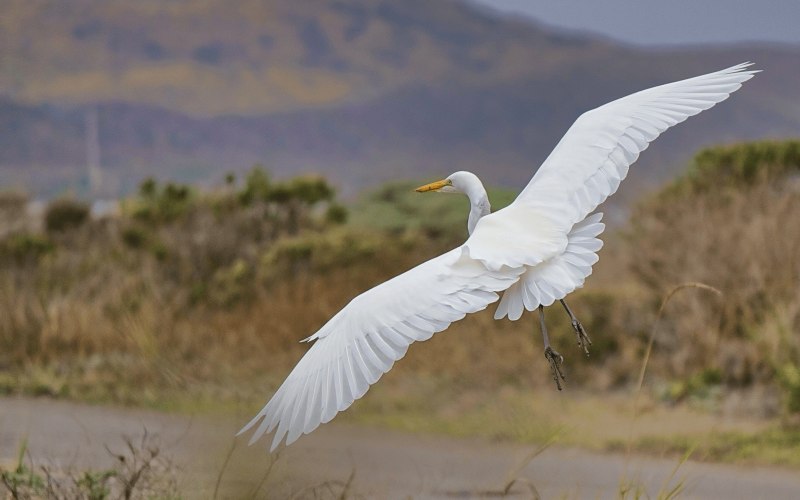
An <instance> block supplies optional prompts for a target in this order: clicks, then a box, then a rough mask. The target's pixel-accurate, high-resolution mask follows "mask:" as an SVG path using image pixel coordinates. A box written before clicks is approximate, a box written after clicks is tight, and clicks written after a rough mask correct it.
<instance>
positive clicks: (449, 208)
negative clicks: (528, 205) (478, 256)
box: [351, 182, 516, 245]
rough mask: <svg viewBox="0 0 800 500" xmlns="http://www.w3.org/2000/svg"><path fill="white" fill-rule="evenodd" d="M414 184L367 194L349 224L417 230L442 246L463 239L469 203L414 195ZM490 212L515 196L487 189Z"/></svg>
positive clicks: (393, 185)
mask: <svg viewBox="0 0 800 500" xmlns="http://www.w3.org/2000/svg"><path fill="white" fill-rule="evenodd" d="M420 184H422V183H421V182H420V183H417V182H396V183H388V184H384V185H383V186H380V187H379V188H377V189H375V190H373V191H370V192H368V193H367V194H366V195H365V196H363V197H362V198H361V199H360V200H359V201H358V202H357V203H356V205H355V207H354V208H353V210H352V218H351V224H352V225H354V226H357V227H363V228H369V229H371V230H376V229H377V230H380V231H385V232H388V233H393V234H401V233H404V232H408V231H419V232H422V233H424V234H425V235H427V236H428V237H432V238H437V239H439V240H441V241H443V242H446V243H445V244H447V245H450V244H456V243H458V242H460V241H463V240H464V239H466V236H467V214H468V213H469V203H468V201H467V198H466V197H464V196H463V195H452V194H446V193H417V192H415V191H414V188H415V187H416V186H419V185H420ZM488 193H489V199H490V200H491V203H492V210H493V211H497V210H500V209H501V208H503V207H505V206H507V205H508V204H509V203H511V202H512V201H513V200H514V198H515V197H516V193H514V192H513V191H510V190H505V189H493V188H489V189H488Z"/></svg>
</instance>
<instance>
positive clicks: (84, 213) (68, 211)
mask: <svg viewBox="0 0 800 500" xmlns="http://www.w3.org/2000/svg"><path fill="white" fill-rule="evenodd" d="M88 219H89V205H88V204H87V203H85V202H82V201H78V200H73V199H70V198H60V199H57V200H54V201H52V202H50V204H49V205H47V208H46V209H45V214H44V225H45V228H46V229H47V231H49V232H63V231H66V230H68V229H73V228H76V227H79V226H82V225H83V224H84V223H85V222H86V221H87V220H88Z"/></svg>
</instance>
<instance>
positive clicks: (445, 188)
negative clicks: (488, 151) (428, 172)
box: [415, 171, 483, 194]
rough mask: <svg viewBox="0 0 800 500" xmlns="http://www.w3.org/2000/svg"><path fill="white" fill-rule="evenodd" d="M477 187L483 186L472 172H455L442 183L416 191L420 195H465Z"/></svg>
mask: <svg viewBox="0 0 800 500" xmlns="http://www.w3.org/2000/svg"><path fill="white" fill-rule="evenodd" d="M476 186H481V189H482V188H483V185H482V184H481V181H480V180H479V179H478V177H477V176H476V175H475V174H473V173H472V172H464V171H460V172H455V173H453V174H450V175H449V176H448V177H447V178H445V179H442V180H440V181H436V182H431V183H430V184H425V185H424V186H420V187H418V188H417V189H415V191H416V192H418V193H426V192H428V191H434V192H437V193H465V194H469V193H470V192H471V191H472V190H473V189H474V188H475V187H476Z"/></svg>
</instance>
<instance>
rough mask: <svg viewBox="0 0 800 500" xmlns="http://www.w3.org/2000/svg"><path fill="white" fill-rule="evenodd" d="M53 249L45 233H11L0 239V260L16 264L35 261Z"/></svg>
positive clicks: (53, 246)
mask: <svg viewBox="0 0 800 500" xmlns="http://www.w3.org/2000/svg"><path fill="white" fill-rule="evenodd" d="M54 249H55V245H54V244H53V242H52V241H50V239H49V238H48V237H47V236H45V235H41V234H31V233H17V234H11V235H9V236H6V237H5V238H3V239H2V240H0V261H3V262H9V263H14V264H17V265H21V264H24V263H27V262H33V263H35V262H38V261H39V260H40V259H41V258H42V257H43V256H44V255H46V254H48V253H50V252H52V251H53V250H54Z"/></svg>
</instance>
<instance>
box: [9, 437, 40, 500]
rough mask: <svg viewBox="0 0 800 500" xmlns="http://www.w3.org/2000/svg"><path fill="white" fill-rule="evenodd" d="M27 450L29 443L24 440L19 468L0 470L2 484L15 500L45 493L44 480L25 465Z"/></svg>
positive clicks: (20, 449) (19, 454) (18, 460)
mask: <svg viewBox="0 0 800 500" xmlns="http://www.w3.org/2000/svg"><path fill="white" fill-rule="evenodd" d="M27 449H28V441H27V440H24V441H23V442H22V444H21V445H20V448H19V453H18V456H17V466H16V467H15V468H14V469H12V470H4V469H2V468H0V482H1V483H2V484H3V486H5V487H6V489H7V490H8V492H9V493H10V494H11V498H14V499H15V500H17V499H21V498H30V497H31V496H33V495H41V494H42V493H44V486H45V481H44V478H43V477H42V476H41V475H39V474H37V473H35V472H34V471H33V470H32V469H31V468H30V467H28V466H27V465H25V453H26V451H27Z"/></svg>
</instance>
